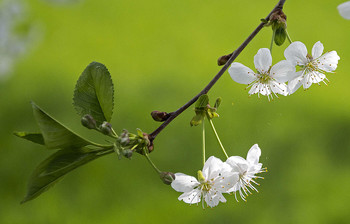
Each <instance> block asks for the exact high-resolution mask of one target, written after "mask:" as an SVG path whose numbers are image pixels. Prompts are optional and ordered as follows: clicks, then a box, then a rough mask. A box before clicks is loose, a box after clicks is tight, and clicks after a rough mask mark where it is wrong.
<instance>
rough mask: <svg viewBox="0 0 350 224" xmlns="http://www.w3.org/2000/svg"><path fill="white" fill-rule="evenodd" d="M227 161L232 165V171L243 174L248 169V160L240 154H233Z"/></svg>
mask: <svg viewBox="0 0 350 224" xmlns="http://www.w3.org/2000/svg"><path fill="white" fill-rule="evenodd" d="M226 163H227V164H229V165H230V166H231V167H232V172H238V173H239V174H243V173H244V172H245V171H247V169H248V162H247V161H246V160H245V159H243V158H242V157H240V156H231V157H229V158H228V159H227V160H226Z"/></svg>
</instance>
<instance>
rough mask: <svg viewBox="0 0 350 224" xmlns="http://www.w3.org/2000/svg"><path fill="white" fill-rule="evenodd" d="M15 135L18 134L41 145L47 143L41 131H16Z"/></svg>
mask: <svg viewBox="0 0 350 224" xmlns="http://www.w3.org/2000/svg"><path fill="white" fill-rule="evenodd" d="M13 134H14V135H16V136H17V137H20V138H23V139H26V140H29V141H31V142H34V143H37V144H40V145H45V142H44V137H43V135H42V134H41V133H30V132H23V131H20V132H14V133H13Z"/></svg>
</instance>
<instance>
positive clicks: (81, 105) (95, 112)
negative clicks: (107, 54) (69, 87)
mask: <svg viewBox="0 0 350 224" xmlns="http://www.w3.org/2000/svg"><path fill="white" fill-rule="evenodd" d="M113 100H114V87H113V82H112V78H111V75H110V74H109V72H108V70H107V68H106V66H104V65H103V64H101V63H98V62H92V63H91V64H89V65H88V66H87V67H86V68H85V70H84V71H83V73H82V74H81V76H80V77H79V79H78V81H77V84H76V86H75V90H74V97H73V105H74V107H75V109H76V111H77V112H78V114H79V115H80V116H84V115H86V114H90V115H91V116H92V117H93V118H94V119H95V120H96V122H97V124H98V125H100V124H102V123H103V121H108V122H109V121H110V120H111V118H112V113H113V106H114V102H113Z"/></svg>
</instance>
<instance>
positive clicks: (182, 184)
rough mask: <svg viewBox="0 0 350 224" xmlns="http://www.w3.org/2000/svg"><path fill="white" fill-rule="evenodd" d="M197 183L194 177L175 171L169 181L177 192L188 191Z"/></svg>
mask: <svg viewBox="0 0 350 224" xmlns="http://www.w3.org/2000/svg"><path fill="white" fill-rule="evenodd" d="M198 184H199V182H198V180H197V179H196V178H194V177H192V176H189V175H186V174H183V173H176V174H175V180H174V181H173V182H172V183H171V187H172V188H174V190H175V191H178V192H189V191H192V190H193V188H195V187H196V186H198Z"/></svg>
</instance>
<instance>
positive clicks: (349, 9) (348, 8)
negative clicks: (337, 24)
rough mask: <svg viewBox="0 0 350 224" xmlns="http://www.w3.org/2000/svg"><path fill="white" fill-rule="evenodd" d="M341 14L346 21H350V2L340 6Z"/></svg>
mask: <svg viewBox="0 0 350 224" xmlns="http://www.w3.org/2000/svg"><path fill="white" fill-rule="evenodd" d="M337 8H338V11H339V14H340V15H341V16H342V17H344V18H345V19H350V1H348V2H344V3H342V4H340V5H338V7H337Z"/></svg>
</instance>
